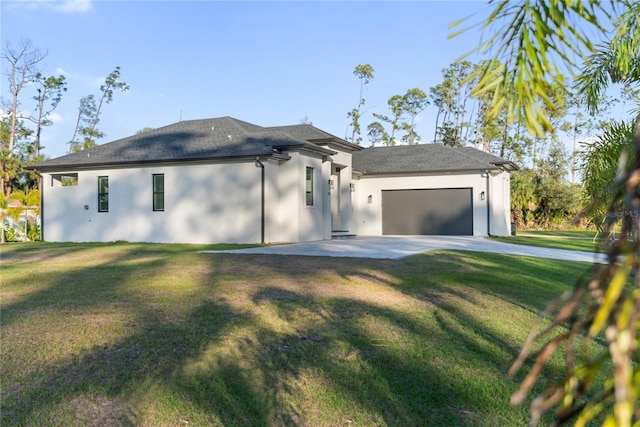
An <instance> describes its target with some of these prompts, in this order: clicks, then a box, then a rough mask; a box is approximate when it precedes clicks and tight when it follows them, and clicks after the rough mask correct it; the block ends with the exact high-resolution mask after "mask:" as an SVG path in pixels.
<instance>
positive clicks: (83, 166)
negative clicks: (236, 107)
mask: <svg viewBox="0 0 640 427" xmlns="http://www.w3.org/2000/svg"><path fill="white" fill-rule="evenodd" d="M256 157H258V158H261V159H273V160H276V161H286V160H290V159H291V156H287V155H285V154H280V153H274V154H246V155H242V156H214V157H197V158H190V159H160V160H136V161H123V162H103V163H100V162H96V163H83V164H62V165H51V166H40V165H32V166H27V167H25V168H24V169H27V170H33V171H40V172H55V171H58V170H82V169H96V168H107V167H122V166H134V165H150V164H169V163H173V164H182V163H196V162H211V161H225V160H253V159H255V158H256Z"/></svg>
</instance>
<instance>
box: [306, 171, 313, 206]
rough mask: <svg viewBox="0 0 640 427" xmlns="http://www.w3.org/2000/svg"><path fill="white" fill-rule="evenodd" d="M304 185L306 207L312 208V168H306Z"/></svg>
mask: <svg viewBox="0 0 640 427" xmlns="http://www.w3.org/2000/svg"><path fill="white" fill-rule="evenodd" d="M305 184H306V185H305V195H306V200H307V206H313V168H310V167H307V177H306V180H305Z"/></svg>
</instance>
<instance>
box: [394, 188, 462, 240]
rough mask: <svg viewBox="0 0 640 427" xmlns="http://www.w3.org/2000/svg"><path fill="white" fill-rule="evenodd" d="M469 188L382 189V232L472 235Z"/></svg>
mask: <svg viewBox="0 0 640 427" xmlns="http://www.w3.org/2000/svg"><path fill="white" fill-rule="evenodd" d="M471 197H472V196H471V188H444V189H433V190H384V191H382V234H384V235H420V234H427V235H464V236H470V235H473V209H472V198H471Z"/></svg>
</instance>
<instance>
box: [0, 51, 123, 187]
mask: <svg viewBox="0 0 640 427" xmlns="http://www.w3.org/2000/svg"><path fill="white" fill-rule="evenodd" d="M46 57H47V52H43V51H42V50H41V49H40V48H39V47H37V46H36V45H34V44H33V42H32V41H31V40H28V39H27V40H22V41H20V43H19V44H18V45H17V46H15V47H14V46H13V45H11V44H10V43H7V44H6V46H5V47H4V50H3V52H2V59H3V62H4V63H3V69H4V70H5V75H6V77H7V80H6V85H4V87H6V92H7V93H6V94H3V97H2V109H3V115H2V119H1V120H0V142H1V147H0V193H1V194H3V195H4V196H5V198H9V197H10V195H11V194H12V193H13V192H14V190H20V191H22V192H24V193H25V194H26V193H28V192H29V191H30V190H33V189H38V187H39V183H38V179H37V176H36V175H35V174H34V173H33V172H32V171H28V170H26V169H24V167H25V166H28V165H33V164H35V163H38V162H41V161H43V160H44V156H43V154H42V149H43V148H44V147H43V146H42V134H43V132H46V128H47V127H49V126H51V125H53V120H52V114H53V112H54V111H55V109H56V108H57V107H58V105H59V103H60V102H61V101H62V99H63V97H64V94H65V93H66V92H67V80H66V77H65V76H64V75H62V74H60V75H51V76H48V75H46V74H45V73H44V65H43V62H44V60H45V59H46ZM128 89H129V86H128V85H127V84H126V83H125V82H123V81H121V79H120V67H115V69H114V70H113V71H112V72H111V73H110V74H109V75H108V76H107V77H106V79H105V80H104V83H103V84H102V85H101V86H100V89H99V93H98V94H89V95H87V96H84V97H82V98H81V99H80V101H79V106H78V115H77V119H76V126H75V129H74V132H73V135H70V139H69V142H68V144H69V152H74V151H79V150H82V149H85V148H89V147H92V146H94V145H95V144H96V141H97V140H98V139H100V138H102V137H104V136H105V135H104V133H103V132H101V131H100V130H99V128H98V125H99V123H100V117H101V114H102V112H103V111H102V110H103V107H104V106H105V105H106V104H109V103H110V102H111V101H112V100H113V95H114V92H115V91H126V90H128ZM5 95H6V97H5Z"/></svg>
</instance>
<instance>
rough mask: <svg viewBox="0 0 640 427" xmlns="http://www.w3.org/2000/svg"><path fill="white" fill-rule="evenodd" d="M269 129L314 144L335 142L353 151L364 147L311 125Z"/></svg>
mask: <svg viewBox="0 0 640 427" xmlns="http://www.w3.org/2000/svg"><path fill="white" fill-rule="evenodd" d="M267 129H274V130H276V129H277V130H281V131H284V132H287V133H289V134H291V135H293V136H295V137H296V138H301V139H304V140H306V141H313V142H318V143H320V142H334V143H336V144H339V145H342V146H345V147H347V148H350V149H353V150H362V147H361V146H359V145H356V144H353V143H351V142H349V141H346V140H344V139H342V138H338V137H337V136H335V135H332V134H330V133H329V132H325V131H323V130H321V129H318V128H317V127H315V126H313V125H309V124H300V125H290V126H274V127H269V128H267Z"/></svg>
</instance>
